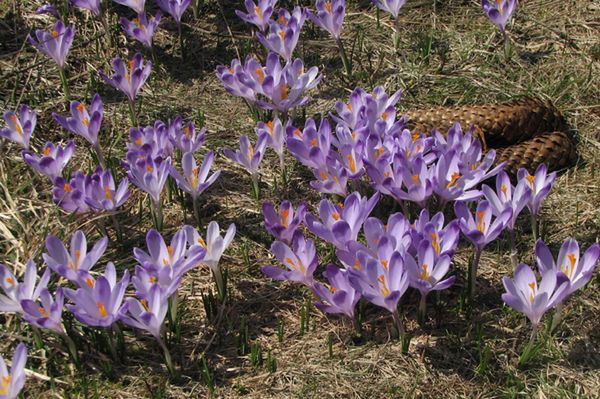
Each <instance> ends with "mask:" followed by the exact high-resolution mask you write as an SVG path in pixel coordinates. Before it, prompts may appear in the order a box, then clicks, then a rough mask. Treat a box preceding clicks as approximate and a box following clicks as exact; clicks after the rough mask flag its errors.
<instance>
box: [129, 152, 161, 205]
mask: <svg viewBox="0 0 600 399" xmlns="http://www.w3.org/2000/svg"><path fill="white" fill-rule="evenodd" d="M127 160H128V164H129V169H128V170H127V176H128V177H129V180H130V181H131V182H132V183H133V184H135V185H136V186H137V187H138V188H139V189H140V190H142V191H145V192H146V193H148V194H149V195H150V198H151V199H152V202H153V203H154V204H159V203H160V194H161V193H162V191H163V188H164V186H165V183H166V181H167V177H169V166H170V164H171V158H167V159H166V160H164V161H162V162H160V163H159V162H155V161H154V160H153V159H152V157H150V156H146V157H141V158H140V157H138V156H137V155H136V154H134V153H129V154H128V155H127Z"/></svg>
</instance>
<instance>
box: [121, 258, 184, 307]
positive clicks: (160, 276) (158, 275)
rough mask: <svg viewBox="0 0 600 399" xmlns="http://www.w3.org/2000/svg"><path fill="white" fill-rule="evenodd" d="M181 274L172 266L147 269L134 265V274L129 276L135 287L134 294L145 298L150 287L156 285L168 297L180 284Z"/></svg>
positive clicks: (148, 294)
mask: <svg viewBox="0 0 600 399" xmlns="http://www.w3.org/2000/svg"><path fill="white" fill-rule="evenodd" d="M182 279H183V274H179V273H177V272H176V271H175V270H173V268H172V267H163V268H162V269H159V270H149V269H146V268H145V267H143V266H140V265H136V266H135V274H134V275H133V276H132V277H131V283H132V284H133V287H134V288H135V296H136V297H138V298H139V299H146V300H148V297H149V296H150V292H151V289H152V287H154V286H155V285H158V286H159V287H160V289H161V291H162V293H163V295H165V296H167V297H170V296H171V295H173V294H174V293H175V292H176V291H177V290H178V289H179V286H180V284H181V280H182Z"/></svg>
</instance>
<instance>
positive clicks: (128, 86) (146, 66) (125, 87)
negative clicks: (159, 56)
mask: <svg viewBox="0 0 600 399" xmlns="http://www.w3.org/2000/svg"><path fill="white" fill-rule="evenodd" d="M111 64H112V67H113V70H114V72H113V74H112V76H111V77H108V76H107V75H106V74H105V73H104V72H102V71H100V77H101V78H102V79H103V80H104V81H105V82H106V83H108V84H109V85H111V86H112V87H114V88H115V89H117V90H120V91H121V92H123V93H124V94H125V95H126V96H127V97H128V98H129V101H131V102H134V101H135V98H136V97H137V94H138V92H139V91H140V89H141V88H142V86H143V85H144V83H146V79H148V76H150V72H151V71H152V62H150V61H148V62H146V63H144V59H143V57H142V55H141V54H140V53H136V54H135V55H134V56H133V58H132V59H131V60H129V61H128V62H127V63H125V62H123V60H122V59H121V58H114V59H113V60H112V62H111Z"/></svg>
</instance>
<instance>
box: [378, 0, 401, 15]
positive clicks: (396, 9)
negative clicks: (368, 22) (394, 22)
mask: <svg viewBox="0 0 600 399" xmlns="http://www.w3.org/2000/svg"><path fill="white" fill-rule="evenodd" d="M404 3H406V0H373V4H375V5H376V6H377V8H379V9H381V10H383V11H386V12H389V13H390V14H392V16H393V17H394V19H396V18H398V14H400V9H401V8H402V6H403V5H404Z"/></svg>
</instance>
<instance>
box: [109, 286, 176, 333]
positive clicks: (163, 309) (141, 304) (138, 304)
mask: <svg viewBox="0 0 600 399" xmlns="http://www.w3.org/2000/svg"><path fill="white" fill-rule="evenodd" d="M168 299H169V298H168V297H167V296H166V295H165V293H164V292H163V291H162V290H161V289H160V287H159V286H158V284H155V285H154V286H153V287H152V288H151V289H150V294H149V295H148V298H147V299H137V298H127V299H126V300H125V306H124V307H123V308H122V309H121V316H120V319H121V320H122V321H123V323H125V324H127V325H128V326H131V327H134V328H138V329H140V330H145V331H148V332H149V333H150V334H152V336H153V337H154V338H156V339H157V340H158V341H159V342H162V338H161V334H160V333H161V329H162V325H163V322H164V321H165V316H166V315H167V310H168V309H169V301H168Z"/></svg>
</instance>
